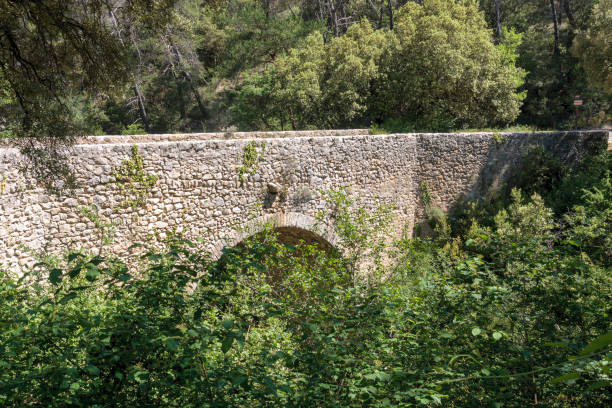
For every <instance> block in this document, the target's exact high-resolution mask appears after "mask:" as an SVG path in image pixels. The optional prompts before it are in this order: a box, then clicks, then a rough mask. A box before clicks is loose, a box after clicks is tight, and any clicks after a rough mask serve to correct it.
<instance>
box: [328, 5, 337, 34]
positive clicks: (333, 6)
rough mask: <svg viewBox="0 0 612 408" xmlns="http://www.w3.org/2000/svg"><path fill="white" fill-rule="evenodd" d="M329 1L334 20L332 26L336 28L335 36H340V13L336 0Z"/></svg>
mask: <svg viewBox="0 0 612 408" xmlns="http://www.w3.org/2000/svg"><path fill="white" fill-rule="evenodd" d="M328 1H329V10H330V14H331V20H332V27H333V30H334V37H338V35H339V33H338V15H337V13H336V6H335V4H334V0H328Z"/></svg>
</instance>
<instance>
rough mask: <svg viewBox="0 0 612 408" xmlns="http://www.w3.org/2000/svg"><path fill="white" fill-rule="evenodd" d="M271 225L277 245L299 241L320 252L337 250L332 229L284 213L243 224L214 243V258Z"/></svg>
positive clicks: (318, 222) (337, 246)
mask: <svg viewBox="0 0 612 408" xmlns="http://www.w3.org/2000/svg"><path fill="white" fill-rule="evenodd" d="M266 224H271V225H272V226H273V228H274V230H275V231H276V232H278V233H279V239H280V241H281V242H284V243H287V244H297V243H298V242H299V241H300V240H304V241H306V242H316V243H318V244H320V245H321V246H322V247H323V248H329V249H340V238H339V236H338V234H337V233H336V231H335V229H334V228H333V227H331V226H329V225H328V224H325V223H322V222H321V221H318V220H317V219H315V218H314V217H311V216H309V215H305V214H301V213H296V212H287V213H277V214H266V215H264V216H261V217H258V218H255V219H253V220H251V221H249V222H247V223H246V224H245V225H244V226H241V227H240V228H239V229H236V230H234V231H232V232H231V233H229V234H228V235H227V236H226V237H224V238H222V239H220V240H219V242H217V244H216V245H215V247H214V250H213V256H214V257H215V258H217V257H219V256H221V253H222V251H223V248H226V247H233V246H236V245H239V244H240V243H241V242H243V241H244V240H245V239H247V238H248V237H250V236H253V235H255V234H257V233H259V232H262V231H263V229H264V225H266Z"/></svg>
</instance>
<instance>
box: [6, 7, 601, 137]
mask: <svg viewBox="0 0 612 408" xmlns="http://www.w3.org/2000/svg"><path fill="white" fill-rule="evenodd" d="M0 11H1V13H0V15H1V16H2V17H0V18H2V24H3V27H4V29H3V32H2V33H0V44H1V47H0V50H1V51H0V52H2V54H1V56H2V61H3V62H2V64H0V116H1V117H2V123H0V126H1V127H2V128H1V129H0V131H1V132H2V135H3V136H14V137H18V138H19V140H21V141H23V142H24V143H25V142H26V141H29V144H28V146H29V147H30V148H32V147H33V144H32V141H33V140H37V141H43V142H45V144H47V145H49V144H53V143H57V142H62V141H70V139H71V137H74V136H75V135H83V134H101V133H105V134H121V133H142V132H149V133H173V132H198V131H204V130H207V131H208V130H217V131H226V130H232V129H240V130H276V129H285V130H289V129H305V128H321V127H332V128H338V127H370V126H372V127H376V128H379V129H380V128H381V129H384V130H393V131H407V130H456V129H465V128H482V127H500V126H501V127H503V126H507V125H509V124H520V125H526V126H529V127H532V128H571V127H593V126H601V125H602V124H605V123H606V122H608V121H609V120H610V98H611V96H610V89H609V81H610V73H609V67H610V60H611V58H612V56H611V54H610V47H609V40H608V38H609V37H610V32H609V27H610V26H611V24H610V20H611V17H610V3H609V0H552V1H549V0H536V1H529V2H525V1H519V0H479V1H476V0H461V1H450V0H424V1H421V0H416V1H413V0H395V1H394V0H387V1H385V0H321V1H319V2H314V1H305V0H223V1H221V0H214V1H213V0H210V1H203V0H113V1H99V0H87V1H82V0H78V1H77V0H70V1H55V0H45V1H41V2H13V1H8V0H3V1H0ZM577 98H578V99H580V100H582V101H583V104H582V105H580V106H574V103H573V102H574V99H577Z"/></svg>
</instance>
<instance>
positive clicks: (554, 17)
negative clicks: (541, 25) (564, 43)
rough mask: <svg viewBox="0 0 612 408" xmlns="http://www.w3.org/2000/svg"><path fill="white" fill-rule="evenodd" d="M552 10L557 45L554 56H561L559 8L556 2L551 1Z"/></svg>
mask: <svg viewBox="0 0 612 408" xmlns="http://www.w3.org/2000/svg"><path fill="white" fill-rule="evenodd" d="M550 9H551V11H552V17H553V29H554V36H555V45H554V49H553V54H554V55H559V54H560V52H559V18H558V16H557V6H556V5H555V0H550Z"/></svg>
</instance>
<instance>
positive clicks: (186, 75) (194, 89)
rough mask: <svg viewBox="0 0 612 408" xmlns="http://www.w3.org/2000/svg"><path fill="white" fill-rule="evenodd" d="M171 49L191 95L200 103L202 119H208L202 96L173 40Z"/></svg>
mask: <svg viewBox="0 0 612 408" xmlns="http://www.w3.org/2000/svg"><path fill="white" fill-rule="evenodd" d="M170 47H172V52H173V53H174V55H175V57H176V62H177V65H178V66H179V67H180V69H181V71H182V74H183V77H184V78H185V80H186V81H187V83H188V84H189V88H190V89H191V93H193V97H194V98H195V99H196V102H197V103H198V108H199V109H200V113H201V114H202V119H206V118H207V117H208V110H207V109H206V107H205V106H204V103H202V96H201V95H200V91H198V88H197V87H196V86H195V84H194V83H193V79H191V74H190V73H189V72H188V71H187V70H186V69H185V65H184V63H183V57H182V56H181V53H180V51H179V49H178V48H177V46H176V45H175V44H174V42H172V40H171V39H170Z"/></svg>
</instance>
